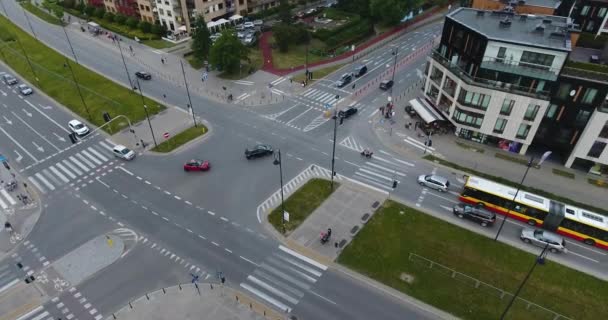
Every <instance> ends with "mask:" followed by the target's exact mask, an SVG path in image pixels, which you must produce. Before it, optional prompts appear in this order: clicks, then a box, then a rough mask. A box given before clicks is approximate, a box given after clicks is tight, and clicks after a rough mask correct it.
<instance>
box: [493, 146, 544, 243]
mask: <svg viewBox="0 0 608 320" xmlns="http://www.w3.org/2000/svg"><path fill="white" fill-rule="evenodd" d="M550 155H551V151H547V152H545V153H544V154H543V155H542V157H541V158H540V161H538V164H537V166H540V165H541V164H542V163H543V162H544V161H545V160H547V158H548V157H549V156H550ZM533 161H534V156H532V157H530V160H529V161H528V163H527V164H526V172H524V176H523V177H522V178H521V181H520V182H519V185H518V186H517V190H516V191H515V194H514V195H513V199H512V200H511V202H509V204H508V207H507V212H506V213H505V218H504V219H503V220H502V222H501V223H500V227H499V228H498V231H497V232H496V236H495V237H494V241H497V240H498V236H499V235H500V232H501V231H502V228H503V227H504V225H505V222H506V221H507V219H508V218H509V213H510V212H511V207H513V206H514V205H515V199H517V195H518V194H519V191H520V190H521V187H522V186H523V185H524V180H526V176H527V175H528V171H530V167H532V163H533Z"/></svg>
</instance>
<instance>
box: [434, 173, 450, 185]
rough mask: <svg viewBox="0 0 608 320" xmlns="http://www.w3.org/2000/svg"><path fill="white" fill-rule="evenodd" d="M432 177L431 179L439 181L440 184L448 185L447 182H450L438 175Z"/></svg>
mask: <svg viewBox="0 0 608 320" xmlns="http://www.w3.org/2000/svg"><path fill="white" fill-rule="evenodd" d="M430 177H431V179H433V180H435V181H438V182H441V183H446V182H448V179H447V178H445V177H442V176H438V175H436V174H431V175H430Z"/></svg>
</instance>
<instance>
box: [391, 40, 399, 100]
mask: <svg viewBox="0 0 608 320" xmlns="http://www.w3.org/2000/svg"><path fill="white" fill-rule="evenodd" d="M393 46H394V45H393ZM394 47H395V51H393V55H394V56H395V59H394V60H393V75H392V77H391V81H393V82H395V70H396V69H397V55H399V46H394ZM394 86H395V85H394V83H393V85H392V86H391V89H390V95H391V97H392V96H393V87H394Z"/></svg>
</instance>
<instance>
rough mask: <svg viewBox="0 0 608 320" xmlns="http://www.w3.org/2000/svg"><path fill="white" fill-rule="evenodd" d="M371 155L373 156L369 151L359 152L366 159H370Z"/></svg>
mask: <svg viewBox="0 0 608 320" xmlns="http://www.w3.org/2000/svg"><path fill="white" fill-rule="evenodd" d="M373 154H374V153H373V152H371V151H369V150H367V149H366V150H363V151H361V155H362V156H364V157H366V158H371V157H372V155H373Z"/></svg>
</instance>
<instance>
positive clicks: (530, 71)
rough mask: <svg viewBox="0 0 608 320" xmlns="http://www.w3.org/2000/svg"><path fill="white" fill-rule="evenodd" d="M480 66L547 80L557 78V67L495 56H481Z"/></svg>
mask: <svg viewBox="0 0 608 320" xmlns="http://www.w3.org/2000/svg"><path fill="white" fill-rule="evenodd" d="M481 68H483V69H488V70H493V71H498V72H504V73H511V74H516V75H520V76H524V77H530V78H535V79H541V80H547V81H555V80H557V75H558V74H559V69H555V68H550V67H548V66H544V65H538V64H533V63H526V62H521V61H520V62H517V61H511V60H506V59H504V58H495V57H483V60H482V62H481Z"/></svg>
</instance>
